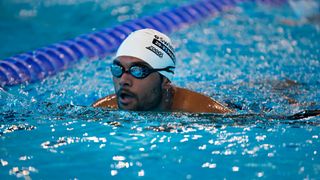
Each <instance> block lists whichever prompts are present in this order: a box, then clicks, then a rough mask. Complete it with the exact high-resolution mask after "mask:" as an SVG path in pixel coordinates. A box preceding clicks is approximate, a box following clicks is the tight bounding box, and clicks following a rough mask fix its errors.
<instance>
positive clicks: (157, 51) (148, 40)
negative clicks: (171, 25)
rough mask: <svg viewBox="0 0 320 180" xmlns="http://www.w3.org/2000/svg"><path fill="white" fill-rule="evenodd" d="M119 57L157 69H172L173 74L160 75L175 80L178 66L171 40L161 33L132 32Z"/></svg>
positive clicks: (164, 73) (147, 31) (120, 50)
mask: <svg viewBox="0 0 320 180" xmlns="http://www.w3.org/2000/svg"><path fill="white" fill-rule="evenodd" d="M119 56H131V57H135V58H139V59H141V60H143V61H145V62H146V63H148V64H149V65H150V66H151V67H152V68H155V69H162V68H167V67H172V68H171V70H172V71H171V72H168V71H159V73H160V74H162V75H163V76H165V77H167V78H168V79H169V80H172V78H173V74H174V68H175V64H176V57H175V54H174V49H173V47H172V45H171V40H170V38H169V37H168V36H166V35H165V34H163V33H161V32H159V31H156V30H154V29H141V30H137V31H135V32H132V33H131V34H130V35H129V36H128V37H127V38H126V39H125V40H124V41H123V42H122V43H121V45H120V47H119V48H118V51H117V54H116V57H115V58H118V57H119Z"/></svg>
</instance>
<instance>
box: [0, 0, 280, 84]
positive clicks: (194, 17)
mask: <svg viewBox="0 0 320 180" xmlns="http://www.w3.org/2000/svg"><path fill="white" fill-rule="evenodd" d="M243 1H246V0H203V1H199V2H196V3H194V4H190V5H185V6H182V7H178V8H175V9H171V10H169V11H165V12H161V13H158V14H156V15H153V16H147V17H143V18H141V19H136V20H132V21H128V22H124V23H123V24H120V25H118V26H115V27H114V28H107V29H103V30H101V31H98V32H94V33H90V34H85V35H81V36H79V37H76V38H75V39H72V40H67V41H63V42H60V43H56V44H52V45H48V46H46V47H42V48H39V49H36V50H34V51H32V52H27V53H22V54H18V55H15V56H12V57H9V58H7V59H4V60H0V86H1V87H4V86H7V85H16V84H20V83H23V82H34V81H37V80H41V79H43V78H45V77H47V76H51V75H54V74H56V73H57V72H59V71H62V70H65V69H67V68H68V67H70V65H72V64H74V63H75V62H77V61H79V60H81V59H82V58H94V57H104V56H106V55H110V54H112V53H114V52H115V51H116V49H117V48H118V46H119V45H120V43H121V42H122V41H123V40H124V39H125V38H126V37H127V36H128V35H129V34H130V33H131V32H133V31H135V30H138V29H142V28H153V29H157V30H159V31H161V32H163V33H170V32H173V31H175V30H177V29H180V28H182V27H184V26H187V25H190V24H192V23H196V22H198V21H200V20H202V19H204V18H208V17H210V16H213V15H216V14H217V13H219V12H221V11H224V10H226V9H229V8H231V7H233V6H234V5H236V4H237V3H240V2H243ZM251 1H254V0H251ZM260 1H265V2H273V1H275V2H277V1H281V0H260Z"/></svg>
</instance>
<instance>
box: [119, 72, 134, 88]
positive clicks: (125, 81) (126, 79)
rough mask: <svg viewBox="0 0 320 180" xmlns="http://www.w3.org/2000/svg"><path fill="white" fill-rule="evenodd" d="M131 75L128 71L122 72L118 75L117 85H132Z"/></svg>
mask: <svg viewBox="0 0 320 180" xmlns="http://www.w3.org/2000/svg"><path fill="white" fill-rule="evenodd" d="M132 78H134V77H132V76H131V74H129V73H123V74H122V76H121V77H120V81H119V85H120V86H132V80H133V79H132Z"/></svg>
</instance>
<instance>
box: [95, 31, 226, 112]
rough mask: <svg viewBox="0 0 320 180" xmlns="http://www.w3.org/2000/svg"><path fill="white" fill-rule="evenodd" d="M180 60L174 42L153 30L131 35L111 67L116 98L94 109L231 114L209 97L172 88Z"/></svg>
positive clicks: (113, 96)
mask: <svg viewBox="0 0 320 180" xmlns="http://www.w3.org/2000/svg"><path fill="white" fill-rule="evenodd" d="M175 66H176V58H175V54H174V49H173V47H172V44H171V40H170V39H169V37H167V36H166V35H164V34H162V33H160V32H158V31H156V30H153V29H142V30H138V31H135V32H133V33H131V34H130V35H129V36H128V37H127V38H126V39H125V40H124V41H123V42H122V44H121V45H120V47H119V49H118V51H117V53H116V56H115V59H114V60H113V63H112V65H111V73H112V75H113V83H114V89H115V94H112V95H109V96H106V97H104V98H102V99H99V100H98V101H96V102H95V103H94V104H93V106H94V107H107V108H112V109H121V110H133V111H180V112H192V113H199V112H212V113H228V112H231V110H230V109H228V108H227V107H225V106H223V105H222V104H220V103H219V102H217V101H215V100H213V99H211V98H210V97H207V96H205V95H202V94H199V93H196V92H193V91H190V90H187V89H184V88H180V87H176V86H174V85H172V83H171V80H172V78H173V74H174V69H175Z"/></svg>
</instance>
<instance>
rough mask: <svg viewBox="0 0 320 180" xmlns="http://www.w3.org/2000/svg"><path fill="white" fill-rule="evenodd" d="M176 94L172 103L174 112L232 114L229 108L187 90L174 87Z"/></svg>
mask: <svg viewBox="0 0 320 180" xmlns="http://www.w3.org/2000/svg"><path fill="white" fill-rule="evenodd" d="M174 89H175V94H174V98H173V103H172V108H171V110H172V111H184V112H192V113H201V112H212V113H228V112H232V111H231V110H230V109H229V108H227V107H226V106H224V105H222V104H221V103H219V102H218V101H216V100H213V99H212V98H210V97H208V96H206V95H203V94H200V93H197V92H194V91H191V90H188V89H185V88H181V87H174Z"/></svg>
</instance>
